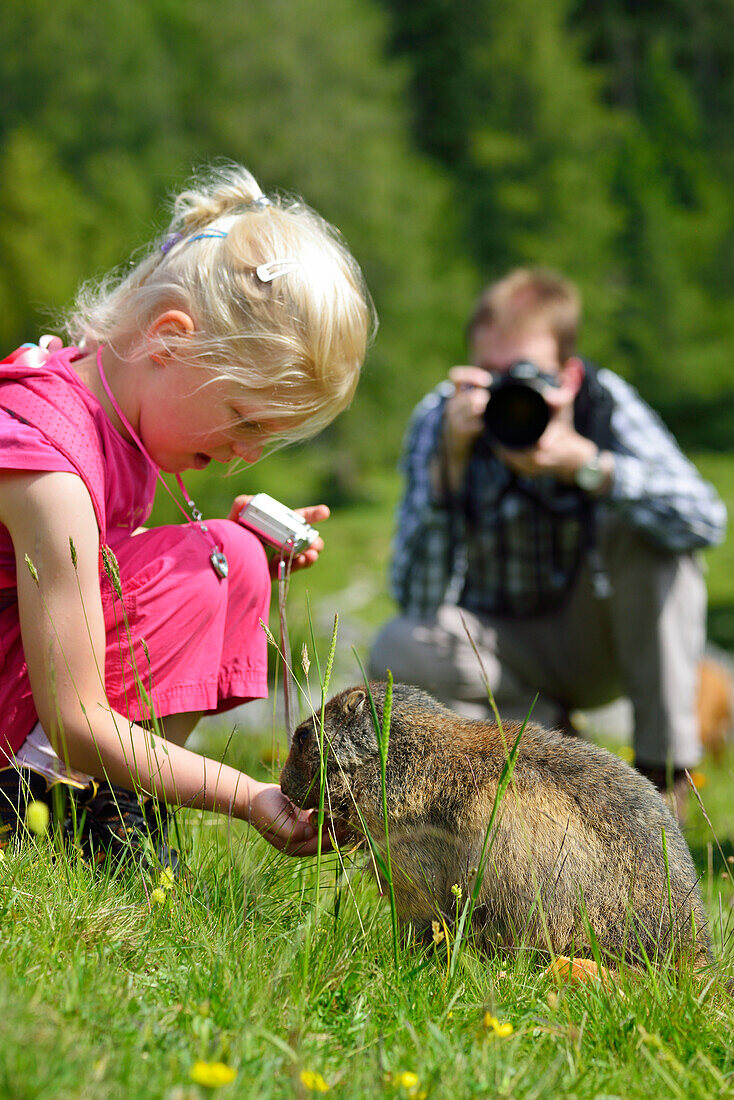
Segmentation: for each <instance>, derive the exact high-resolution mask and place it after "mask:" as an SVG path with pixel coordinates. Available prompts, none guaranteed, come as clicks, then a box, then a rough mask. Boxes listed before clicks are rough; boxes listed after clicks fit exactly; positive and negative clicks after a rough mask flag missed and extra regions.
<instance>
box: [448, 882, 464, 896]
mask: <svg viewBox="0 0 734 1100" xmlns="http://www.w3.org/2000/svg"><path fill="white" fill-rule="evenodd" d="M451 893H452V894H453V895H454V897H455V898H456V900H457V901H461V899H462V897H463V894H464V891H463V890H462V888H461V883H459V882H455V883H454V885H453V886H452V887H451Z"/></svg>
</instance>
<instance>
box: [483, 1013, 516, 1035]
mask: <svg viewBox="0 0 734 1100" xmlns="http://www.w3.org/2000/svg"><path fill="white" fill-rule="evenodd" d="M484 1026H485V1027H486V1028H487V1030H488V1031H492V1032H493V1033H494V1034H495V1035H499V1037H500V1039H505V1038H506V1037H507V1036H508V1035H512V1033H513V1031H514V1030H515V1029H514V1028H513V1026H512V1024H510V1023H504V1024H501V1023H500V1022H499V1020H498V1019H497V1017H496V1016H491V1015H490V1014H489V1012H485V1013H484Z"/></svg>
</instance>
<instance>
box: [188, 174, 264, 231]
mask: <svg viewBox="0 0 734 1100" xmlns="http://www.w3.org/2000/svg"><path fill="white" fill-rule="evenodd" d="M259 198H264V195H263V191H262V188H261V187H260V185H259V184H258V182H257V180H256V179H255V177H254V176H253V175H252V173H251V172H248V171H247V169H246V168H242V167H241V166H240V165H231V166H229V167H226V168H221V169H219V170H218V171H217V172H216V173H215V174H214V175H213V176H212V175H208V176H207V178H206V180H205V181H203V182H202V185H201V187H200V188H197V186H196V181H195V182H194V186H193V187H189V188H188V189H187V190H186V191H182V192H181V194H180V195H178V196H177V197H176V200H175V202H174V205H173V218H172V220H171V224H170V226H169V230H168V231H169V233H172V232H176V231H178V232H183V233H184V234H189V233H193V232H195V231H196V230H197V229H203V228H204V227H205V226H207V225H211V223H212V222H214V221H217V220H218V219H219V218H222V217H225V216H226V215H227V214H235V213H237V212H238V211H239V210H241V208H242V207H245V206H250V205H251V204H252V203H254V202H255V201H256V200H257V199H259ZM263 205H265V204H263Z"/></svg>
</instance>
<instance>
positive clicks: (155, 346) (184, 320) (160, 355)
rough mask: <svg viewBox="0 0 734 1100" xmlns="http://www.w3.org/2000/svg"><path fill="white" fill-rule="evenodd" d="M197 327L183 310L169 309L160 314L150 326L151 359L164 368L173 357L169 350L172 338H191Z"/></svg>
mask: <svg viewBox="0 0 734 1100" xmlns="http://www.w3.org/2000/svg"><path fill="white" fill-rule="evenodd" d="M195 329H196V325H195V324H194V321H193V318H192V317H190V315H189V314H188V313H184V311H183V310H181V309H167V310H165V312H164V313H159V314H158V316H157V317H154V318H153V320H152V321H151V323H150V324H149V325H148V342H149V346H150V348H151V351H150V358H151V359H152V360H153V362H155V363H158V364H159V365H160V366H163V364H164V363H165V361H166V359H169V358H170V357H171V355H172V351H171V350H170V348H169V340H170V339H171V337H173V339H174V340H175V339H176V338H181V337H186V336H191V334H192V333H193V332H194V331H195Z"/></svg>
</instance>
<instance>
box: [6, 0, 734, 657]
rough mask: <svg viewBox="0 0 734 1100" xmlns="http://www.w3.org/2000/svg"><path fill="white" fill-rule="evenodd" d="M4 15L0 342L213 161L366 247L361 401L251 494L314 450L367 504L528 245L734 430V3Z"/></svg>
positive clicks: (148, 234) (691, 0)
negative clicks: (369, 299)
mask: <svg viewBox="0 0 734 1100" xmlns="http://www.w3.org/2000/svg"><path fill="white" fill-rule="evenodd" d="M0 32H1V33H2V44H3V48H2V51H1V53H0V71H1V74H2V89H3V92H2V95H3V109H2V112H1V113H0V222H1V225H2V231H1V232H0V347H2V348H4V349H6V350H8V351H9V350H11V349H12V348H13V347H15V346H16V345H17V344H19V343H20V342H22V341H24V340H28V339H32V338H35V337H36V336H37V335H38V334H39V333H41V332H42V331H46V330H49V329H54V327H56V330H58V323H57V320H56V318H57V317H58V314H59V311H61V310H63V309H64V308H66V307H68V305H69V304H70V303H71V301H72V298H73V295H74V292H75V290H76V288H77V286H78V284H79V282H80V281H81V280H83V279H87V278H95V277H99V276H100V275H101V274H103V273H104V272H105V271H107V270H108V269H109V268H110V267H113V266H115V265H118V264H121V263H124V262H125V261H126V260H127V259H128V257H129V256H130V255H131V253H132V252H133V251H134V250H135V249H136V248H139V247H141V246H143V245H144V244H145V242H146V241H148V240H150V239H151V238H152V237H153V236H155V235H156V234H157V233H159V232H160V231H161V230H162V228H163V227H164V225H165V223H166V220H167V219H166V217H165V213H164V203H165V202H166V200H167V198H168V197H169V196H170V195H171V193H173V192H175V191H176V190H177V189H178V188H179V186H180V185H181V184H182V183H183V182H184V181H185V179H186V178H187V176H188V175H189V174H190V172H191V170H192V169H194V168H196V167H197V166H200V165H202V164H204V163H207V162H210V161H213V160H218V159H222V158H226V159H232V160H237V161H240V162H242V163H244V164H245V165H247V166H248V167H249V168H250V169H251V170H252V171H253V172H254V173H255V175H256V176H257V178H258V180H259V181H260V183H261V184H262V186H263V187H264V189H265V190H266V191H268V190H274V189H275V190H283V191H289V192H296V193H298V194H300V195H302V196H303V197H304V198H305V200H306V201H307V202H308V203H310V204H311V205H313V206H314V207H315V208H316V209H317V210H318V211H319V212H320V213H322V214H323V215H324V216H325V217H326V218H328V219H329V220H330V221H332V222H334V223H335V224H336V225H337V226H339V228H340V229H341V230H342V232H343V233H344V235H345V237H346V239H347V241H348V243H349V245H350V246H351V248H352V251H353V252H354V254H355V255H356V257H357V259H358V260H359V262H360V263H361V265H362V267H363V269H364V271H365V274H366V277H367V281H368V283H369V286H370V288H371V291H372V294H373V296H374V299H375V303H376V306H377V309H378V312H379V316H380V321H381V327H380V331H379V334H378V337H377V340H376V342H375V345H374V347H373V349H372V351H371V353H370V357H369V359H368V362H367V365H366V367H365V371H364V376H363V381H362V383H361V386H360V390H359V392H358V395H357V397H356V399H355V401H354V403H353V406H352V408H351V409H350V410H349V412H347V413H346V414H344V415H343V416H342V417H341V418H340V419H339V420H338V421H337V422H336V423H335V424H334V425H333V426H332V427H331V428H330V429H329V430H328V431H327V432H325V433H324V434H323V435H322V436H321V437H320V439H318V440H316V441H314V442H312V443H310V444H308V445H307V446H304V447H302V448H299V449H298V451H296V452H290V455H289V456H276V457H275V458H274V459H270V460H268V463H266V464H265V465H264V466H263V468H262V485H259V484H256V482H257V478H258V477H259V476H260V474H259V472H258V471H253V472H252V473H253V475H254V477H251V478H250V480H249V481H248V482H247V484H240V483H239V482H238V485H237V489H238V490H239V491H243V490H245V489H247V488H248V487H252V488H253V489H254V488H260V487H262V488H267V487H270V491H271V492H273V491H274V489H273V482H272V480H271V481H270V482H269V480H268V470H272V471H273V475H272V476H273V477H275V482H276V489H277V476H276V475H277V472H278V469H281V470H282V469H289V470H290V473H289V475H288V479H287V480H288V484H289V485H291V486H292V484H294V475H295V474H296V473H297V477H299V478H301V480H302V481H303V483H304V484H308V485H309V487H311V488H312V489H313V491H314V492H316V494H317V495H318V496H319V497H320V498H323V499H326V500H328V501H329V502H330V503H331V504H338V503H340V502H341V503H342V504H344V505H347V504H350V503H352V504H353V503H354V502H355V501H358V500H359V499H360V497H361V498H362V499H367V498H368V497H369V492H368V491H367V490H366V488H365V486H367V485H368V483H369V479H370V477H371V476H377V477H379V475H380V472H381V471H383V472H384V473H385V476H386V477H387V476H388V474H387V472H388V471H389V472H390V474H392V471H393V470H394V466H395V462H396V459H397V456H398V453H399V448H400V442H401V437H402V434H403V431H404V428H405V424H406V420H407V417H408V415H409V411H410V409H411V408H412V406H413V404H414V403H415V401H416V400H417V399H418V398H419V397H420V396H421V395H422V394H423V393H424V392H425V391H426V390H427V389H428V388H429V387H430V386H431V385H433V384H434V383H435V382H437V381H438V380H439V379H440V378H442V377H443V376H444V375H445V372H446V370H447V368H448V366H449V365H451V364H453V363H455V362H462V361H464V359H465V354H466V353H465V348H464V343H463V326H464V321H465V318H466V315H467V312H468V309H469V307H470V305H471V303H472V302H473V299H474V297H475V295H476V293H477V292H478V291H479V289H480V288H481V286H482V285H483V284H484V283H485V282H486V281H487V280H489V279H490V278H493V277H495V276H497V275H500V274H502V273H503V272H505V271H506V270H507V269H508V268H510V267H512V266H514V265H517V264H522V263H533V264H536V263H540V264H545V265H550V266H553V267H556V268H558V269H560V270H561V271H563V272H564V273H565V274H567V275H568V276H570V277H571V278H573V279H574V280H575V281H576V282H577V283H578V284H579V286H580V288H581V290H582V293H583V297H584V303H585V321H584V326H583V332H582V344H581V347H582V351H583V353H584V354H586V355H588V356H590V357H592V358H593V359H596V360H597V361H598V362H600V363H602V364H604V365H606V366H609V367H611V368H612V369H614V370H615V371H618V372H619V373H621V374H622V375H623V376H625V377H626V378H628V379H629V380H630V381H632V382H633V383H634V384H635V385H636V386H637V387H638V388H639V389H640V391H641V392H642V394H643V396H644V397H645V398H646V399H647V400H648V401H649V402H650V403H652V404H653V406H654V407H656V408H657V409H658V411H659V412H660V413H661V414H662V415H663V417H664V418H665V420H666V421H667V423H668V424H669V425H670V427H671V428H672V429H673V430H674V432H675V433H676V434H677V435H678V438H679V439H680V440H681V442H682V444H683V446H684V447H685V448H686V449H687V450H689V451H691V452H694V453H698V452H708V453H709V454H711V453H712V452H717V451H718V452H723V451H725V450H726V448H727V447H728V446H729V441H730V440H731V439H732V438H734V399H733V392H732V391H733V389H734V387H733V385H732V380H733V379H734V371H733V369H732V365H731V357H732V349H734V127H732V123H731V120H732V118H733V117H734V3H733V2H732V0H647V2H645V3H644V4H642V3H639V2H636V0H605V3H603V4H598V3H592V2H591V0H318V2H316V0H247V2H242V0H239V2H238V0H206V2H204V0H175V3H174V2H173V0H105V2H104V3H101V4H89V3H88V2H86V0H55V2H54V3H53V4H50V3H48V0H4V2H3V4H2V7H1V8H0ZM710 461H711V463H713V465H712V466H711V470H714V469H716V470H722V469H723V467H722V466H721V465H717V460H716V458H715V456H714V457H713V458H711V460H710ZM279 463H280V464H281V466H280V467H279V465H278V464H279ZM284 463H285V464H286V466H283V465H282V464H284ZM288 463H290V466H288V465H287V464H288ZM271 464H272V465H271ZM266 467H267V469H266ZM220 482H221V479H218V481H217V485H218V484H219V483H220ZM231 486H232V483H231V482H230V483H229V487H227V489H226V495H227V496H228V497H230V496H231V495H232V487H231ZM196 488H197V492H198V494H199V497H200V498H201V502H202V503H203V505H204V507H205V508H206V507H207V506H210V507H213V506H214V504H215V503H216V501H217V497H218V495H219V494H221V489H220V488H217V486H216V485H215V479H213V478H211V477H210V478H209V479H208V480H207V479H200V481H199V483H198V484H197V485H196ZM275 495H277V491H276V493H275ZM296 495H297V499H292V494H289V496H288V498H287V499H288V503H290V504H294V505H295V504H298V503H303V500H302V498H301V494H300V492H299V493H298V494H296ZM394 495H395V490H394V483H393V488H391V489H390V491H389V492H387V496H386V499H388V498H389V503H390V508H391V507H392V504H393V503H394ZM379 522H380V525H381V527H384V526H385V525H386V524H388V523H389V522H390V519H389V516H388V518H387V519H385V510H384V509H383V513H382V514H381V517H380V519H379ZM388 534H389V532H388ZM355 537H356V536H355ZM384 549H385V547H384V546H382V544H381V546H380V548H379V552H380V553H383V550H384ZM383 556H384V554H383ZM380 565H381V566H382V563H380ZM373 566H374V563H373ZM314 572H315V571H314ZM732 603H733V605H734V581H732ZM728 614H729V617H730V619H731V620H732V621H731V623H730V628H731V634H732V639H733V640H734V618H732V615H733V613H732V609H731V608H729V612H728ZM722 629H723V628H722ZM726 629H727V630H728V629H729V628H726ZM723 634H726V630H724V631H723ZM723 634H722V636H723Z"/></svg>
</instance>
